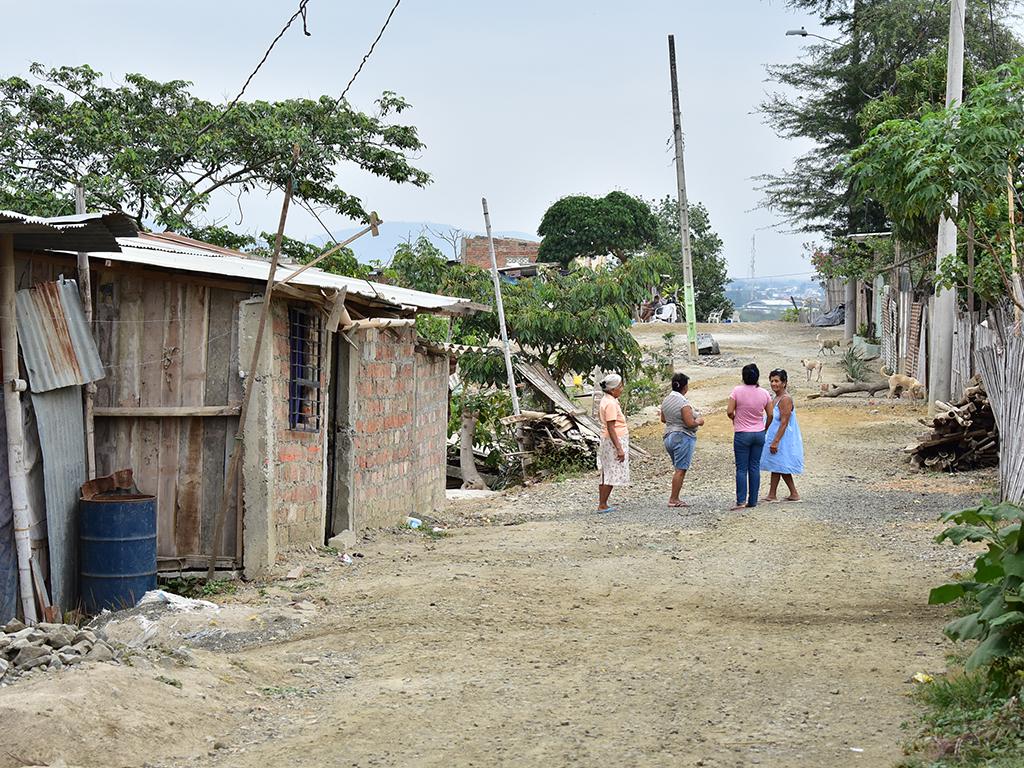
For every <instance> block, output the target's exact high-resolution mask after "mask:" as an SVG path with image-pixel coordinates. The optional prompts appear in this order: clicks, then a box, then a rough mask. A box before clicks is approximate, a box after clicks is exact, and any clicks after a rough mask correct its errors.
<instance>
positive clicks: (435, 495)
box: [352, 328, 448, 528]
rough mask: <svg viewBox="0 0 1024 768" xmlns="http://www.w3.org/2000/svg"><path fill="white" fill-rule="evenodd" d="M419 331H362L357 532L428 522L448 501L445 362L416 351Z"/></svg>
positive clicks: (356, 433) (356, 425)
mask: <svg viewBox="0 0 1024 768" xmlns="http://www.w3.org/2000/svg"><path fill="white" fill-rule="evenodd" d="M414 340H415V329H413V328H403V329H399V330H390V331H387V330H375V329H370V330H366V331H363V332H362V333H361V334H360V336H359V341H360V345H359V346H360V349H359V353H358V354H359V368H358V371H357V375H356V396H355V407H354V409H353V411H354V424H353V426H354V434H353V475H354V476H353V483H352V484H353V508H354V512H355V525H356V526H357V527H358V528H379V527H386V526H391V525H395V524H397V523H400V522H402V521H403V520H404V519H405V517H406V516H407V515H416V514H429V513H430V512H432V511H434V510H436V509H437V508H438V506H439V505H440V503H441V502H442V500H443V498H444V473H445V457H444V451H445V447H444V446H445V437H446V435H447V407H448V379H447V375H448V360H447V358H446V357H432V356H428V355H423V354H419V353H417V352H416V351H415V348H414V344H415V341H414Z"/></svg>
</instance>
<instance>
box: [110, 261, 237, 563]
mask: <svg viewBox="0 0 1024 768" xmlns="http://www.w3.org/2000/svg"><path fill="white" fill-rule="evenodd" d="M93 285H95V286H96V315H95V332H96V337H97V341H98V344H99V349H100V357H101V358H102V360H103V363H104V365H105V366H108V369H107V378H106V379H104V380H103V381H101V382H99V383H98V385H97V393H96V406H97V408H103V407H122V408H124V407H147V406H195V407H200V406H209V405H233V404H237V403H239V402H240V401H241V389H242V387H241V380H240V378H239V376H238V302H239V301H241V300H243V299H247V298H249V295H250V294H249V293H244V292H239V291H233V290H227V289H224V288H213V287H208V286H206V285H201V284H192V283H187V282H181V281H171V280H168V281H160V280H155V279H153V278H152V277H151V276H147V277H146V278H144V279H143V278H142V277H139V276H135V275H132V274H131V273H125V272H120V271H103V270H101V271H100V272H99V273H98V275H97V276H96V277H94V278H93ZM237 426H238V418H237V417H234V416H232V417H160V418H130V417H103V418H97V420H96V458H97V465H98V471H99V472H100V473H101V474H106V473H109V472H113V471H114V470H117V469H123V468H126V467H130V468H131V469H133V470H134V472H135V477H136V482H137V484H138V486H139V488H140V489H141V490H143V491H144V492H146V493H155V494H156V496H157V509H158V512H157V527H158V530H157V550H158V554H159V556H160V557H161V558H162V559H163V558H167V559H174V558H178V559H181V560H183V561H184V563H183V564H184V565H190V564H194V563H195V561H196V560H197V558H199V556H201V555H203V554H206V553H208V552H209V547H210V546H211V544H212V541H213V521H214V519H215V517H216V512H217V507H218V505H219V504H220V499H221V494H222V491H223V487H224V477H225V471H226V467H227V461H228V456H229V454H228V451H229V450H230V447H231V442H232V440H231V438H232V437H233V436H234V433H235V430H236V429H237ZM232 504H233V507H234V509H235V510H236V514H235V515H229V516H228V520H227V522H226V525H225V536H224V543H223V546H222V549H221V551H220V552H218V556H219V557H224V558H228V559H230V560H232V561H233V562H234V564H235V565H241V537H240V536H239V535H238V533H239V530H240V526H239V520H240V517H241V509H240V499H239V497H238V494H237V489H236V492H235V495H234V499H233V502H232Z"/></svg>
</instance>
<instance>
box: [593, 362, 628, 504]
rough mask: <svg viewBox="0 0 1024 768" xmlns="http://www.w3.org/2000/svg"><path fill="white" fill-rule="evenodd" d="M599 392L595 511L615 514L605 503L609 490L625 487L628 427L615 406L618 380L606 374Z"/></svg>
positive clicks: (619, 381) (619, 377)
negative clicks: (599, 436)
mask: <svg viewBox="0 0 1024 768" xmlns="http://www.w3.org/2000/svg"><path fill="white" fill-rule="evenodd" d="M601 391H602V392H604V397H602V398H601V403H600V405H598V407H597V410H598V415H599V416H600V419H601V443H600V445H599V446H598V448H597V468H598V469H599V470H600V472H601V480H600V481H599V484H598V496H597V511H598V512H600V513H602V514H603V513H605V512H614V511H615V507H613V506H611V505H610V504H609V503H608V499H609V498H610V497H611V495H612V488H614V487H615V486H616V485H629V427H627V426H626V417H625V416H624V415H623V413H622V406H620V405H619V395H621V394H622V377H621V376H619V374H617V373H609V374H608V375H607V376H605V377H604V378H603V379H601Z"/></svg>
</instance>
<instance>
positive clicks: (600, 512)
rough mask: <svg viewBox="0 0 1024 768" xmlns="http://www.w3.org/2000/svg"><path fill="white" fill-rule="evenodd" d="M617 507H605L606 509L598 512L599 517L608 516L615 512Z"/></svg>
mask: <svg viewBox="0 0 1024 768" xmlns="http://www.w3.org/2000/svg"><path fill="white" fill-rule="evenodd" d="M615 511H616V510H615V507H605V508H604V509H599V510H597V514H599V515H607V514H608V513H609V512H615Z"/></svg>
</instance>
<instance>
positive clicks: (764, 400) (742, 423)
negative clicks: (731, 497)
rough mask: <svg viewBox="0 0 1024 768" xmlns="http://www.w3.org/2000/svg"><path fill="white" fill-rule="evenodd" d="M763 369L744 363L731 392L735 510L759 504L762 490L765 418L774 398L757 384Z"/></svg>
mask: <svg viewBox="0 0 1024 768" xmlns="http://www.w3.org/2000/svg"><path fill="white" fill-rule="evenodd" d="M760 377H761V372H760V371H759V370H758V369H757V366H756V365H754V364H753V363H750V365H745V366H743V383H742V384H741V385H740V386H738V387H736V389H734V390H733V391H732V394H731V395H729V410H728V413H729V418H730V419H732V426H733V432H734V434H733V438H732V452H733V455H734V456H735V457H736V506H735V507H733V509H734V510H736V509H743V508H745V507H756V506H757V494H758V492H759V491H760V490H761V453H762V451H763V450H764V432H765V429H766V425H765V417H767V418H768V421H769V422H770V421H771V418H772V398H771V395H769V394H768V392H767V390H764V389H761V388H760V387H759V386H757V380H758V379H759V378H760Z"/></svg>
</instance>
